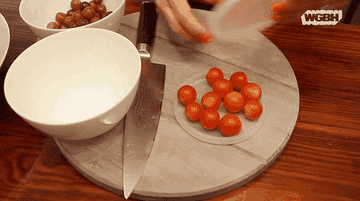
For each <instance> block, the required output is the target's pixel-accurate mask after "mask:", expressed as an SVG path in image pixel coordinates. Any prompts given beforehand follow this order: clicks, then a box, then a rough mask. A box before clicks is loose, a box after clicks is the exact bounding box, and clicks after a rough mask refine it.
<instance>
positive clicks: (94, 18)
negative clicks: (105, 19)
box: [90, 15, 101, 23]
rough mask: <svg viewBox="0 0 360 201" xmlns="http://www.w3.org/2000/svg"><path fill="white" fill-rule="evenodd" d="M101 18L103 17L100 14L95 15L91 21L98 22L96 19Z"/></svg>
mask: <svg viewBox="0 0 360 201" xmlns="http://www.w3.org/2000/svg"><path fill="white" fill-rule="evenodd" d="M100 19H101V18H100V16H98V15H95V16H94V17H93V18H91V19H90V23H93V22H96V21H98V20H100Z"/></svg>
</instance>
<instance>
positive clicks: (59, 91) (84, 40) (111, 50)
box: [4, 28, 141, 139]
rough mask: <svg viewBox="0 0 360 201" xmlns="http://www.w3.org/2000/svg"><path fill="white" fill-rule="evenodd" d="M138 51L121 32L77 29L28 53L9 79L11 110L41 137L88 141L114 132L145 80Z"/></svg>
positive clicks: (11, 70) (40, 43) (7, 92)
mask: <svg viewBox="0 0 360 201" xmlns="http://www.w3.org/2000/svg"><path fill="white" fill-rule="evenodd" d="M140 73H141V60H140V56H139V53H138V51H137V49H136V48H135V46H134V45H133V44H132V43H131V42H130V41H129V40H128V39H126V38H125V37H124V36H122V35H120V34H117V33H115V32H112V31H109V30H105V29H97V28H88V29H74V30H71V31H66V32H62V33H58V34H54V35H51V36H49V37H46V38H44V39H42V40H40V41H38V42H37V43H35V44H33V45H32V46H30V47H29V48H27V49H26V50H25V51H24V52H23V53H21V54H20V56H19V57H18V58H17V59H16V60H15V61H14V62H13V64H12V65H11V67H10V68H9V70H8V72H7V75H6V77H5V83H4V92H5V98H6V100H7V102H8V103H9V105H10V107H11V108H12V109H13V110H14V111H15V112H16V113H17V114H18V115H19V116H21V117H22V118H23V119H24V120H25V121H27V122H28V123H29V124H31V125H32V126H34V127H35V128H37V129H39V130H40V131H42V132H44V133H47V134H49V135H52V136H54V137H56V138H62V139H87V138H92V137H95V136H98V135H101V134H103V133H105V132H106V131H108V130H110V129H111V128H113V127H114V126H115V125H116V124H117V123H118V122H119V121H120V120H121V119H122V118H123V117H124V116H125V114H126V113H127V111H128V110H129V108H130V106H131V104H132V102H133V100H134V98H135V95H136V92H137V89H138V85H139V80H140Z"/></svg>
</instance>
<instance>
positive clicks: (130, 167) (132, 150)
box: [123, 1, 165, 199]
mask: <svg viewBox="0 0 360 201" xmlns="http://www.w3.org/2000/svg"><path fill="white" fill-rule="evenodd" d="M156 23H157V12H156V6H155V3H153V2H149V1H145V2H143V3H142V4H141V10H140V18H139V26H138V32H137V41H136V46H137V48H138V51H139V54H140V57H141V62H142V66H141V76H140V83H139V88H138V91H137V95H136V97H135V100H134V102H133V104H132V106H131V107H130V109H129V111H128V113H127V115H126V117H125V132H124V145H123V186H124V197H125V198H126V199H128V197H129V196H130V195H131V194H132V192H133V190H134V188H135V187H136V184H137V182H138V181H139V179H140V178H141V176H142V174H143V172H144V170H145V168H146V164H147V161H148V159H149V156H150V153H151V150H152V146H153V143H154V140H155V136H156V132H157V128H158V123H159V119H160V114H161V106H162V99H163V93H164V83H165V65H162V64H153V63H151V61H150V57H151V55H150V52H151V49H152V46H153V43H154V38H155V30H156Z"/></svg>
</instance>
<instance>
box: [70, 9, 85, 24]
mask: <svg viewBox="0 0 360 201" xmlns="http://www.w3.org/2000/svg"><path fill="white" fill-rule="evenodd" d="M71 17H72V18H71V19H72V21H73V22H77V21H79V20H81V19H84V16H83V15H82V13H81V12H80V11H75V12H74V13H73V14H72V16H71Z"/></svg>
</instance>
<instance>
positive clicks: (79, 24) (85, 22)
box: [76, 18, 89, 27]
mask: <svg viewBox="0 0 360 201" xmlns="http://www.w3.org/2000/svg"><path fill="white" fill-rule="evenodd" d="M87 24H89V21H88V20H87V19H84V18H83V19H81V20H79V21H77V22H76V26H78V27H81V26H84V25H87Z"/></svg>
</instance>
